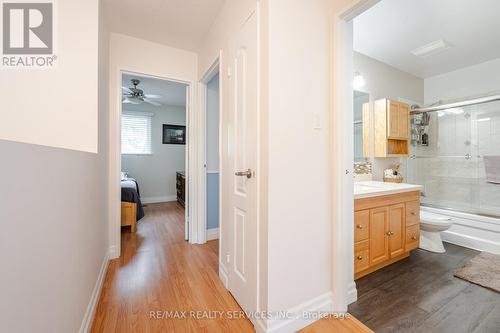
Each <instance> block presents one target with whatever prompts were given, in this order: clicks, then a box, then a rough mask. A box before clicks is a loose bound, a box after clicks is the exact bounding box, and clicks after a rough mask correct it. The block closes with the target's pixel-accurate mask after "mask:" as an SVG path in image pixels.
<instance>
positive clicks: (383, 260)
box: [354, 191, 420, 279]
mask: <svg viewBox="0 0 500 333" xmlns="http://www.w3.org/2000/svg"><path fill="white" fill-rule="evenodd" d="M354 209H355V212H354V278H355V279H358V278H360V277H362V276H364V275H366V274H369V273H371V272H374V271H376V270H378V269H380V268H382V267H385V266H387V265H390V264H392V263H394V262H396V261H398V260H401V259H403V258H406V257H408V256H409V254H410V251H411V250H414V249H416V248H418V245H419V240H420V239H419V237H420V215H419V214H420V193H419V192H418V191H413V192H404V193H398V194H391V195H385V196H379V197H372V198H363V199H356V200H355V201H354Z"/></svg>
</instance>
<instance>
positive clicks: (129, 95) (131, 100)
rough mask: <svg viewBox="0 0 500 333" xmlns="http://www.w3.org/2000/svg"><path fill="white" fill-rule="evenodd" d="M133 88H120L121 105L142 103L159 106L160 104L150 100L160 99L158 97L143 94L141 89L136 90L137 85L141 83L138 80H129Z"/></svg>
mask: <svg viewBox="0 0 500 333" xmlns="http://www.w3.org/2000/svg"><path fill="white" fill-rule="evenodd" d="M130 81H131V82H132V84H133V85H134V87H133V88H132V87H130V88H127V87H122V91H123V94H122V103H126V104H142V103H149V104H151V105H154V106H160V105H161V104H160V103H158V102H155V101H153V100H152V99H155V98H161V96H160V95H149V94H148V95H146V94H144V91H143V90H142V89H139V88H137V86H138V85H139V83H141V81H140V80H138V79H132V80H130Z"/></svg>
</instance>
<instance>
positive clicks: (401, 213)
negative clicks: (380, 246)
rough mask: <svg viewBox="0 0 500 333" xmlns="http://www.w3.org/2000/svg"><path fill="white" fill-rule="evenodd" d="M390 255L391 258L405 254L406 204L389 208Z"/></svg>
mask: <svg viewBox="0 0 500 333" xmlns="http://www.w3.org/2000/svg"><path fill="white" fill-rule="evenodd" d="M387 235H388V236H389V254H390V257H391V258H394V257H397V256H399V255H401V254H403V253H404V252H405V239H406V230H405V204H403V203H401V204H397V205H392V206H390V207H389V231H388V234H387Z"/></svg>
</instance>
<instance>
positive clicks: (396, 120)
mask: <svg viewBox="0 0 500 333" xmlns="http://www.w3.org/2000/svg"><path fill="white" fill-rule="evenodd" d="M400 118H401V117H400V114H399V103H398V102H395V101H391V100H388V101H387V137H388V138H399V136H400V128H399V126H400V124H401V120H400Z"/></svg>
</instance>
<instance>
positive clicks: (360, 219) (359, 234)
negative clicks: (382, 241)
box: [354, 209, 370, 242]
mask: <svg viewBox="0 0 500 333" xmlns="http://www.w3.org/2000/svg"><path fill="white" fill-rule="evenodd" d="M369 229H370V210H368V209H366V210H358V211H356V212H354V242H360V241H364V240H367V239H368V237H369V236H370V230H369Z"/></svg>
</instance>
